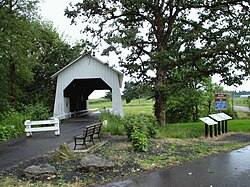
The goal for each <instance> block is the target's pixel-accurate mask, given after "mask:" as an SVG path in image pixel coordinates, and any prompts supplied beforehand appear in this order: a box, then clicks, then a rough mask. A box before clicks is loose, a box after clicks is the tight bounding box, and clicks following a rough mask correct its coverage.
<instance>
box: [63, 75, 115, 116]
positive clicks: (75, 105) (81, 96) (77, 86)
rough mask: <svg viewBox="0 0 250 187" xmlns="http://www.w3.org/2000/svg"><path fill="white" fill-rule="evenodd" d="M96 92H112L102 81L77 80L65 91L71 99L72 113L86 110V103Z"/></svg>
mask: <svg viewBox="0 0 250 187" xmlns="http://www.w3.org/2000/svg"><path fill="white" fill-rule="evenodd" d="M94 90H110V91H111V90H112V89H111V87H110V86H109V85H107V84H106V83H105V82H104V81H103V80H102V79H100V78H96V79H75V80H73V81H72V82H71V83H70V84H69V85H68V86H67V87H66V88H65V90H64V97H69V98H70V111H71V112H74V111H80V110H86V109H87V106H86V101H87V100H88V97H89V95H90V94H91V93H92V92H93V91H94Z"/></svg>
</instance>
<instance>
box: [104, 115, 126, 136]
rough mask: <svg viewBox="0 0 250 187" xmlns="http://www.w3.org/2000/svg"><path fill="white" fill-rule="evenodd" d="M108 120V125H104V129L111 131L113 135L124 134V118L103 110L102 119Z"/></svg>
mask: <svg viewBox="0 0 250 187" xmlns="http://www.w3.org/2000/svg"><path fill="white" fill-rule="evenodd" d="M104 120H107V122H108V124H107V126H102V131H104V132H110V133H111V134H112V135H123V134H124V128H123V125H122V118H121V117H120V116H118V115H114V114H111V113H110V112H103V113H101V115H100V121H104Z"/></svg>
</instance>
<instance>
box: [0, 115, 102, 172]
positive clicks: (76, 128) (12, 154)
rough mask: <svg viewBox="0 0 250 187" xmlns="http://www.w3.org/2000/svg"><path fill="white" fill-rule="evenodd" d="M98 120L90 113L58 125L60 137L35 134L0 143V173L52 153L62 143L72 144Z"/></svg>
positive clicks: (52, 134)
mask: <svg viewBox="0 0 250 187" xmlns="http://www.w3.org/2000/svg"><path fill="white" fill-rule="evenodd" d="M97 120H98V114H95V113H91V114H89V115H86V116H84V117H81V118H72V119H70V120H66V121H65V122H63V123H62V124H60V131H61V132H60V136H55V132H54V131H50V132H35V133H32V137H29V138H26V136H25V135H22V136H20V137H18V138H15V139H12V140H10V141H6V142H0V172H1V171H3V170H4V169H6V168H8V167H11V166H15V165H17V164H18V163H19V162H22V161H25V160H29V159H31V158H34V157H36V156H39V155H41V154H43V153H46V152H49V151H53V150H55V149H56V148H58V147H59V146H60V145H61V144H63V143H64V142H66V143H71V142H73V137H74V136H76V135H79V134H81V133H82V129H83V128H84V127H85V126H86V125H89V124H92V123H93V122H96V121H97Z"/></svg>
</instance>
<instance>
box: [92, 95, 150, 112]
mask: <svg viewBox="0 0 250 187" xmlns="http://www.w3.org/2000/svg"><path fill="white" fill-rule="evenodd" d="M122 104H123V110H124V114H125V115H126V114H140V113H146V114H152V115H153V106H154V101H153V100H152V99H149V100H146V99H135V100H132V101H131V102H130V103H128V104H127V103H126V102H125V101H124V100H123V103H122ZM89 108H91V109H93V108H98V109H105V108H112V102H111V101H110V100H108V99H102V98H101V99H92V100H90V102H89Z"/></svg>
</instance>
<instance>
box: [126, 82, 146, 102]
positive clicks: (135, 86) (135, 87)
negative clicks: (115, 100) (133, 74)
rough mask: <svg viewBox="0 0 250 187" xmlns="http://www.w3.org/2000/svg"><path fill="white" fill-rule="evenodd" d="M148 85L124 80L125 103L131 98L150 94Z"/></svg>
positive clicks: (144, 96)
mask: <svg viewBox="0 0 250 187" xmlns="http://www.w3.org/2000/svg"><path fill="white" fill-rule="evenodd" d="M149 88H150V87H149V86H148V85H146V84H139V83H135V82H133V81H131V82H125V85H124V91H123V98H124V99H125V100H126V104H128V103H130V102H131V101H132V99H140V98H146V97H149V96H150V89H149Z"/></svg>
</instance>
